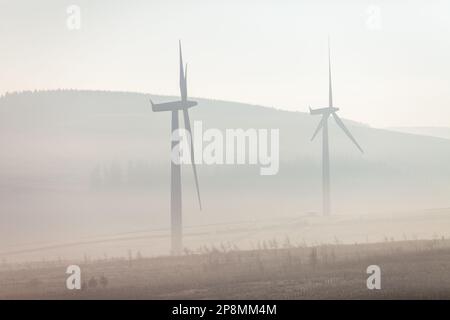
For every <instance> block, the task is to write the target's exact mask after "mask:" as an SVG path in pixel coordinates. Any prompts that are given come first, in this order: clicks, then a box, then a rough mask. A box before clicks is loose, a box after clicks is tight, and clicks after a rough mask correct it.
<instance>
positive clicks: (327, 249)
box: [0, 238, 450, 299]
mask: <svg viewBox="0 0 450 320" xmlns="http://www.w3.org/2000/svg"><path fill="white" fill-rule="evenodd" d="M70 264H78V265H79V266H80V267H81V270H82V282H83V286H82V290H74V291H69V290H67V289H66V285H65V282H66V278H67V276H68V275H66V273H65V271H66V268H67V266H68V265H70ZM372 264H375V265H379V266H380V268H381V272H382V274H381V287H382V288H381V290H368V289H367V287H366V279H367V277H368V276H369V275H368V274H367V273H366V268H367V267H368V266H369V265H372ZM0 298H1V299H450V240H447V239H444V238H440V239H434V240H411V241H388V240H387V241H385V242H383V243H375V244H357V243H355V244H352V245H343V244H335V245H321V246H315V247H302V246H291V245H290V244H289V243H288V242H286V243H283V244H279V243H276V242H275V241H268V242H265V243H264V246H262V247H261V248H260V249H258V250H250V251H240V250H238V249H237V248H235V249H233V248H232V247H229V248H227V247H226V246H224V247H223V248H206V247H205V248H203V252H202V253H195V254H194V253H190V252H187V253H186V254H185V255H184V256H181V257H154V258H144V257H134V256H133V258H115V259H111V258H110V259H106V258H105V259H103V260H96V261H84V262H78V263H77V262H75V261H47V262H44V261H42V262H39V263H37V262H35V263H22V264H16V265H9V264H7V263H3V265H1V272H0Z"/></svg>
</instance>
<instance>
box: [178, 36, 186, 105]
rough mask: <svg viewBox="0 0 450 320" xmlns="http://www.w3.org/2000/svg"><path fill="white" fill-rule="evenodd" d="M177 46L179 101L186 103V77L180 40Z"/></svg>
mask: <svg viewBox="0 0 450 320" xmlns="http://www.w3.org/2000/svg"><path fill="white" fill-rule="evenodd" d="M179 46H180V93H181V100H182V101H186V100H187V88H186V77H185V75H184V66H183V53H182V50H181V40H180V41H179Z"/></svg>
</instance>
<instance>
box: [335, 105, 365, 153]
mask: <svg viewBox="0 0 450 320" xmlns="http://www.w3.org/2000/svg"><path fill="white" fill-rule="evenodd" d="M333 117H334V120H336V123H337V124H338V126H339V127H341V129H342V131H344V132H345V134H346V135H347V136H348V137H349V138H350V140H352V141H353V143H354V144H355V145H356V147H357V148H358V149H359V151H361V153H364V151H363V149H362V148H361V146H360V145H359V144H358V142H356V139H355V138H353V136H352V134H351V133H350V131H349V130H348V129H347V127H346V126H345V124H344V122H342V120H341V118H339V116H338V115H337V114H336V113H335V112H333Z"/></svg>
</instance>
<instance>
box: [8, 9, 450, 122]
mask: <svg viewBox="0 0 450 320" xmlns="http://www.w3.org/2000/svg"><path fill="white" fill-rule="evenodd" d="M337 2H338V1H332V0H329V1H324V0H322V1H320V0H319V1H317V0H316V1H300V0H295V1H294V0H293V1H275V0H272V1H261V0H258V1H256V0H255V1H238V0H232V1H230V0H228V1H212V0H197V1H187V0H178V1H170V0H169V1H167V0H164V1H163V0H153V1H152V0H151V1H149V0H140V1H138V0H129V1H113V0H71V1H65V0H54V1H51V0H40V1H29V0H27V1H24V0H14V1H13V0H10V1H6V0H0V4H1V5H0V9H1V10H0V36H1V37H0V39H1V43H2V46H1V48H2V50H1V52H0V57H1V59H0V92H1V93H4V92H7V91H17V90H29V89H54V88H77V89H102V90H121V91H137V92H148V93H154V94H171V95H172V94H178V93H179V90H178V61H177V55H178V48H177V45H178V44H177V42H178V39H182V41H183V48H184V54H185V58H186V60H187V61H188V62H189V83H188V86H189V93H190V95H191V96H196V97H205V98H213V99H224V100H233V101H241V102H249V103H255V104H261V105H267V106H275V107H278V108H283V109H288V110H299V111H306V110H307V108H308V105H311V106H313V107H320V106H325V105H326V104H327V100H328V92H327V90H328V88H327V86H328V84H327V81H328V80H327V36H328V34H329V35H330V36H331V43H332V60H333V72H334V102H335V106H337V107H340V108H341V115H342V116H343V117H346V118H349V119H353V120H357V121H361V122H365V123H368V124H371V125H373V126H380V127H384V126H400V125H411V126H416V125H417V126H450V90H449V89H450V63H449V59H450V18H449V17H450V1H448V0H442V1H439V0H434V1H425V0H422V1H395V0H386V1H379V0H378V1H377V0H374V1H361V0H354V1H350V0H347V1H339V4H337ZM73 4H74V5H78V6H79V7H80V9H81V29H80V30H75V31H74V30H69V28H67V19H68V17H69V14H68V13H67V12H66V10H67V8H68V7H69V5H73Z"/></svg>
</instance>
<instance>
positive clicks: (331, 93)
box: [328, 37, 333, 107]
mask: <svg viewBox="0 0 450 320" xmlns="http://www.w3.org/2000/svg"><path fill="white" fill-rule="evenodd" d="M328 85H329V88H328V93H329V96H328V106H329V107H332V106H333V88H332V87H333V86H332V84H331V53H330V37H328Z"/></svg>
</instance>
